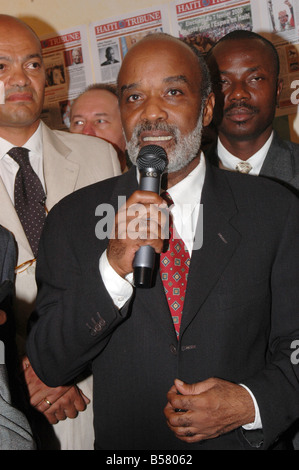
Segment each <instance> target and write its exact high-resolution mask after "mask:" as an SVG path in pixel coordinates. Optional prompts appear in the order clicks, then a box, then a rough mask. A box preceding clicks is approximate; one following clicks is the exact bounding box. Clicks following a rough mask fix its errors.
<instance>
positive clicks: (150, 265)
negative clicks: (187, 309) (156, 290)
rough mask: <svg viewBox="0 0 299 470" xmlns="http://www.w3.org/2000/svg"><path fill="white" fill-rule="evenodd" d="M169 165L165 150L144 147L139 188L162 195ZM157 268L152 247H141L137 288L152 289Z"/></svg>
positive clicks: (136, 265)
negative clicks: (162, 182) (162, 179)
mask: <svg viewBox="0 0 299 470" xmlns="http://www.w3.org/2000/svg"><path fill="white" fill-rule="evenodd" d="M166 165H167V156H166V153H165V150H164V149H163V148H162V147H160V146H158V145H147V146H145V147H143V148H142V149H141V150H140V152H139V155H138V157H137V166H138V169H139V172H140V184H139V188H140V189H141V190H142V191H152V192H154V193H157V194H160V190H161V177H162V174H163V172H164V170H165V168H166ZM154 266H155V250H154V249H153V247H152V246H150V245H145V246H141V247H140V248H139V250H138V251H137V253H136V254H135V258H134V262H133V267H134V284H135V286H136V287H150V286H151V284H152V275H153V270H154Z"/></svg>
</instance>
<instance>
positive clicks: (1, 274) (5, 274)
mask: <svg viewBox="0 0 299 470" xmlns="http://www.w3.org/2000/svg"><path fill="white" fill-rule="evenodd" d="M15 262H16V247H15V243H14V239H13V236H12V234H11V233H10V232H9V231H8V230H6V229H5V228H3V227H2V226H0V338H1V341H0V450H34V449H35V443H34V440H33V437H32V432H31V429H30V426H29V423H28V421H27V418H26V417H25V416H24V414H23V413H22V412H21V411H20V410H18V409H17V408H15V407H14V406H13V405H12V400H11V393H10V385H9V379H8V374H7V368H6V365H5V361H6V359H8V358H7V356H6V355H5V349H6V342H4V336H2V334H1V332H2V328H4V327H5V324H6V321H7V316H8V313H9V312H7V306H9V304H10V297H11V296H12V293H13V288H14V268H15ZM8 321H9V319H8ZM7 339H8V340H9V339H10V338H7Z"/></svg>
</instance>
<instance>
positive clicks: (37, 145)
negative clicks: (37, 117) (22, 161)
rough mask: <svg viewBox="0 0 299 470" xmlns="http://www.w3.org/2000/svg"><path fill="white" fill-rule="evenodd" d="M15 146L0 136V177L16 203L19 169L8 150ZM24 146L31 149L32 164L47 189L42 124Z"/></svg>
mask: <svg viewBox="0 0 299 470" xmlns="http://www.w3.org/2000/svg"><path fill="white" fill-rule="evenodd" d="M13 147H15V145H13V144H12V143H10V142H8V141H7V140H5V139H2V138H1V137H0V177H1V178H2V181H3V183H4V185H5V187H6V190H7V192H8V194H9V196H10V198H11V200H12V203H13V204H14V186H15V178H16V174H17V172H18V170H19V165H18V164H17V162H16V161H15V160H14V159H13V158H11V157H10V156H9V155H8V154H7V152H9V150H10V149H12V148H13ZM23 147H25V148H27V149H28V150H29V161H30V164H31V166H32V168H33V170H34V171H35V173H36V174H37V176H38V177H39V179H40V180H41V183H42V185H43V188H44V190H45V179H44V172H43V142H42V129H41V124H40V125H39V126H38V128H37V130H36V131H35V133H34V134H33V135H32V136H31V137H30V139H29V140H28V141H27V142H26V144H25V145H23Z"/></svg>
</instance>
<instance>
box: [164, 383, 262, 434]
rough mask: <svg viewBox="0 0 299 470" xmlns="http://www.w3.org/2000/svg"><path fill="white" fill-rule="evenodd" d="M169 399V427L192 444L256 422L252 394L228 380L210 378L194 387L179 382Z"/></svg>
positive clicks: (166, 410)
mask: <svg viewBox="0 0 299 470" xmlns="http://www.w3.org/2000/svg"><path fill="white" fill-rule="evenodd" d="M167 399H168V403H167V405H166V407H165V409H164V413H165V416H166V420H167V424H168V426H169V428H170V429H171V430H172V431H173V432H174V434H175V435H176V437H177V438H178V439H180V440H182V441H185V442H188V443H194V442H198V441H202V440H205V439H212V438H215V437H218V436H219V435H221V434H224V433H227V432H229V431H231V430H233V429H236V428H237V427H239V426H243V425H245V424H248V423H251V422H253V421H254V416H255V410H254V404H253V400H252V398H251V396H250V394H249V393H248V391H247V390H246V389H245V388H244V387H242V386H241V385H237V384H234V383H231V382H227V381H225V380H221V379H217V378H210V379H207V380H204V381H203V382H198V383H195V384H192V385H188V384H186V383H184V382H182V381H180V380H175V383H174V385H173V386H172V387H171V389H170V390H169V392H168V394H167Z"/></svg>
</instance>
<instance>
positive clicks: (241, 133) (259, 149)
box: [207, 30, 299, 194]
mask: <svg viewBox="0 0 299 470" xmlns="http://www.w3.org/2000/svg"><path fill="white" fill-rule="evenodd" d="M207 63H208V65H209V68H210V71H211V75H212V79H213V84H214V91H215V95H216V104H215V111H214V120H213V123H214V125H215V127H216V129H217V132H218V140H217V142H216V143H214V144H212V146H211V147H210V148H209V150H208V152H207V156H208V158H209V159H210V160H211V161H212V163H214V164H215V165H216V166H219V167H220V168H224V169H229V170H239V171H241V172H245V173H248V174H250V175H260V176H265V177H268V178H271V179H273V180H276V181H278V182H280V183H282V184H284V185H285V186H286V187H288V188H290V189H291V190H292V191H293V192H295V193H297V194H298V190H299V145H298V144H295V143H292V142H289V141H285V140H282V139H281V138H280V137H279V136H278V135H277V133H276V132H275V131H274V130H273V119H274V116H275V109H276V105H277V103H278V100H279V96H280V94H281V91H282V86H283V84H282V80H280V79H279V57H278V55H277V51H276V49H275V48H274V46H273V45H272V43H271V42H269V41H267V40H266V39H265V38H263V37H262V36H260V35H258V34H256V33H253V32H249V31H241V30H236V31H233V32H232V33H229V34H227V35H226V36H225V37H223V38H222V39H220V41H218V42H217V43H216V45H214V47H213V48H212V49H211V50H210V51H209V53H208V55H207Z"/></svg>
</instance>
